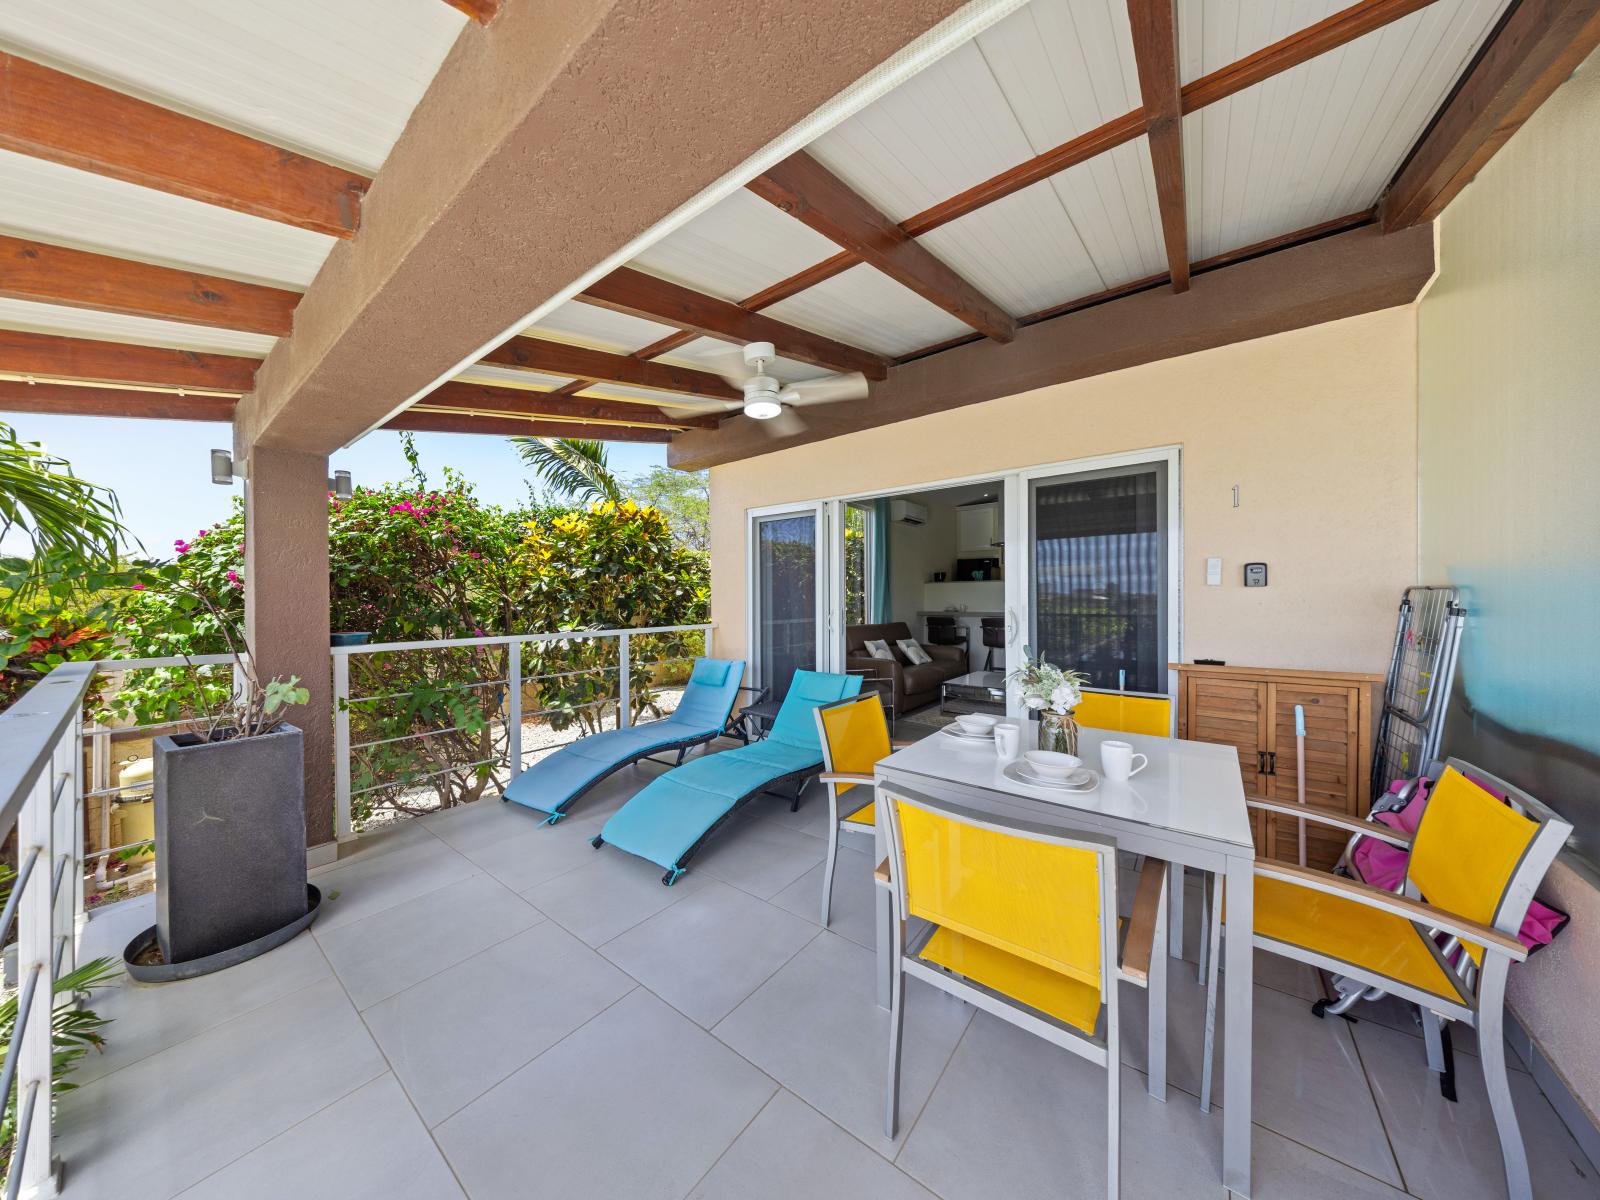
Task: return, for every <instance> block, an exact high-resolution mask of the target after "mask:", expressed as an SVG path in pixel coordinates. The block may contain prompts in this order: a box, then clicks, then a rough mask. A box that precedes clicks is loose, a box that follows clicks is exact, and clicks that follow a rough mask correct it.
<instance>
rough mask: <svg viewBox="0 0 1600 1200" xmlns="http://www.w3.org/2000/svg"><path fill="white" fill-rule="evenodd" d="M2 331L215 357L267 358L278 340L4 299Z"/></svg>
mask: <svg viewBox="0 0 1600 1200" xmlns="http://www.w3.org/2000/svg"><path fill="white" fill-rule="evenodd" d="M0 329H21V330H24V331H25V332H28V333H50V334H59V335H61V336H63V337H75V338H91V339H94V340H97V341H104V342H131V343H132V344H133V345H136V346H164V347H166V348H167V349H169V350H195V351H199V352H201V353H210V354H238V355H243V356H245V357H247V358H265V357H266V355H267V351H269V350H271V349H272V347H273V346H274V345H275V344H276V343H277V340H278V339H277V338H274V337H268V336H266V335H265V334H260V333H242V332H239V331H236V330H232V329H208V328H206V327H205V326H203V325H185V324H182V323H180V322H178V321H155V320H151V319H150V318H149V317H129V316H124V315H123V314H122V313H108V312H98V311H96V310H94V309H89V308H64V307H62V306H61V305H57V304H38V303H35V302H34V301H32V300H12V299H9V298H7V297H4V296H0Z"/></svg>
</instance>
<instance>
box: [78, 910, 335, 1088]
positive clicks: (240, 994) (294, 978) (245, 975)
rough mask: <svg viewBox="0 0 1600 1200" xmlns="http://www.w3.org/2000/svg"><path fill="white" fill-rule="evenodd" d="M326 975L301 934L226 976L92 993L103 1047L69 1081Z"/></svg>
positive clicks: (95, 1074)
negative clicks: (104, 1021)
mask: <svg viewBox="0 0 1600 1200" xmlns="http://www.w3.org/2000/svg"><path fill="white" fill-rule="evenodd" d="M332 974H333V972H332V970H330V969H329V967H328V960H327V959H326V958H324V957H323V955H322V950H321V948H320V947H319V946H318V945H317V943H316V940H315V939H314V938H313V937H312V936H311V935H310V934H309V933H302V934H300V935H299V936H298V937H296V938H295V939H294V940H293V941H291V942H289V943H288V944H287V945H284V946H280V947H278V948H277V949H276V950H273V951H271V952H270V953H268V954H263V955H262V956H261V957H260V958H253V959H251V960H250V961H249V962H246V963H240V964H239V965H238V966H236V967H231V968H229V969H228V970H226V971H218V972H216V973H215V974H212V975H202V976H200V977H199V978H198V979H184V980H180V981H178V982H177V983H135V982H134V981H133V980H131V979H129V978H128V977H127V976H126V975H124V976H123V977H122V982H121V983H120V984H118V985H117V986H116V987H112V988H106V989H105V990H103V991H97V992H95V993H94V998H93V999H92V1000H91V1001H90V1003H89V1007H91V1008H93V1009H94V1011H95V1012H97V1013H99V1014H100V1015H101V1016H102V1017H107V1018H109V1019H110V1020H111V1021H113V1022H114V1024H113V1025H112V1027H111V1028H110V1029H108V1030H107V1031H106V1048H105V1049H104V1050H103V1051H101V1052H100V1053H98V1054H90V1055H88V1056H87V1057H85V1058H84V1059H82V1060H81V1061H80V1062H79V1065H78V1067H77V1068H76V1069H75V1070H74V1072H73V1076H72V1077H73V1080H74V1082H77V1083H87V1082H89V1080H91V1079H98V1078H100V1077H101V1076H102V1075H109V1074H110V1073H111V1072H112V1071H115V1070H118V1069H119V1068H121V1067H125V1066H127V1065H128V1064H129V1063H133V1062H137V1061H138V1060H139V1059H142V1058H147V1057H149V1056H150V1055H151V1054H154V1053H156V1052H157V1051H158V1050H164V1049H166V1048H167V1047H168V1046H173V1045H176V1044H177V1043H178V1042H182V1041H185V1040H187V1039H188V1038H191V1037H194V1036H195V1035H196V1034H199V1033H204V1032H205V1031H206V1030H207V1029H210V1028H212V1027H213V1026H216V1025H220V1024H222V1023H223V1022H224V1021H231V1020H232V1019H233V1018H235V1017H238V1016H242V1015H243V1014H245V1013H247V1012H250V1011H251V1010H252V1009H256V1008H260V1007H261V1006H262V1005H263V1004H270V1003H271V1002H272V1001H274V1000H276V999H278V998H279V997H281V996H287V995H288V994H289V993H290V992H296V991H299V990H300V989H301V988H303V987H306V986H308V985H309V984H313V983H316V982H317V981H318V980H319V979H327V978H329V977H330V976H331V975H332Z"/></svg>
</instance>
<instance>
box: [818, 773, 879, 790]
mask: <svg viewBox="0 0 1600 1200" xmlns="http://www.w3.org/2000/svg"><path fill="white" fill-rule="evenodd" d="M817 778H818V779H820V780H821V781H822V782H823V783H864V784H866V785H867V786H868V787H872V786H873V785H874V784H875V783H877V782H878V781H877V780H876V779H874V778H873V777H872V776H871V775H852V774H849V773H848V772H845V771H829V772H827V773H825V774H822V775H818V776H817Z"/></svg>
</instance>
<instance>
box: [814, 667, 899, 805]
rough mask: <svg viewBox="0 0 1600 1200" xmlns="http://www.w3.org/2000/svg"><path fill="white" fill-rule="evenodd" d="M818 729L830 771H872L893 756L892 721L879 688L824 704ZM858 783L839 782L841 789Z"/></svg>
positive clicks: (843, 772)
mask: <svg viewBox="0 0 1600 1200" xmlns="http://www.w3.org/2000/svg"><path fill="white" fill-rule="evenodd" d="M817 732H818V735H819V736H820V737H821V739H822V763H823V769H824V770H826V771H827V772H828V773H829V774H843V775H871V774H872V768H873V767H875V766H877V764H878V763H879V761H881V760H882V759H885V758H887V757H888V756H889V750H890V745H889V721H888V718H887V717H885V716H884V712H883V697H882V696H881V695H879V694H878V692H877V691H870V692H862V693H861V694H860V695H858V696H847V697H846V698H845V699H843V700H838V701H835V702H834V703H832V704H824V705H821V706H820V707H819V708H818V709H817ZM855 786H857V785H856V784H853V783H841V784H838V785H837V787H838V789H839V791H841V792H845V791H848V790H849V789H851V788H853V787H855Z"/></svg>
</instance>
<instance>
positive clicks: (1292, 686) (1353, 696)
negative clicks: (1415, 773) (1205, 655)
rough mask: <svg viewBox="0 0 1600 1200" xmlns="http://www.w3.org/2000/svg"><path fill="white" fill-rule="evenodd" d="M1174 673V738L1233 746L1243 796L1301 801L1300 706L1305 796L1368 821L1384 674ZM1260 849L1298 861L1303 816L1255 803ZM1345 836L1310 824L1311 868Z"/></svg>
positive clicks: (1196, 669)
mask: <svg viewBox="0 0 1600 1200" xmlns="http://www.w3.org/2000/svg"><path fill="white" fill-rule="evenodd" d="M1173 667H1174V669H1175V670H1176V671H1177V672H1178V736H1179V737H1181V738H1191V739H1193V740H1195V741H1200V742H1216V743H1218V744H1220V745H1225V746H1232V747H1233V748H1234V749H1235V750H1236V751H1237V752H1238V755H1239V770H1240V773H1241V774H1242V775H1243V777H1244V790H1245V795H1247V796H1249V797H1251V798H1252V799H1265V800H1276V801H1281V802H1284V803H1288V804H1293V803H1295V802H1296V801H1297V800H1298V798H1299V794H1298V777H1297V774H1296V757H1295V731H1294V729H1295V726H1294V710H1295V706H1296V705H1299V706H1300V707H1301V708H1302V709H1304V711H1305V719H1306V769H1305V774H1306V803H1307V804H1308V805H1311V806H1313V807H1318V808H1323V809H1327V810H1329V811H1331V812H1336V813H1339V814H1341V815H1343V816H1348V817H1354V818H1357V819H1361V818H1364V817H1365V816H1366V815H1367V811H1368V810H1369V809H1370V808H1371V806H1372V795H1371V788H1372V781H1371V773H1372V749H1373V723H1372V718H1373V712H1374V706H1375V704H1376V702H1377V697H1378V690H1377V689H1378V688H1379V686H1381V685H1382V683H1383V681H1384V677H1383V676H1382V675H1377V674H1368V673H1362V672H1342V671H1300V670H1289V669H1284V668H1275V667H1234V666H1223V667H1216V666H1198V665H1195V664H1191V663H1177V664H1173ZM1251 821H1252V824H1253V828H1254V830H1255V837H1256V852H1257V853H1258V854H1260V855H1261V856H1262V857H1264V858H1275V859H1278V860H1280V861H1283V862H1296V861H1298V859H1299V827H1300V822H1299V821H1298V820H1296V819H1295V818H1294V817H1292V816H1287V815H1284V814H1278V813H1264V812H1260V811H1255V810H1252V812H1251ZM1346 841H1347V837H1346V835H1345V834H1343V833H1341V832H1340V831H1338V830H1335V829H1332V828H1330V827H1328V826H1319V825H1316V824H1313V823H1311V822H1307V823H1306V865H1307V866H1311V867H1317V868H1322V869H1326V868H1328V867H1331V866H1332V865H1333V864H1334V863H1335V862H1336V861H1338V858H1339V855H1340V854H1341V853H1342V852H1343V850H1344V846H1345V842H1346Z"/></svg>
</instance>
